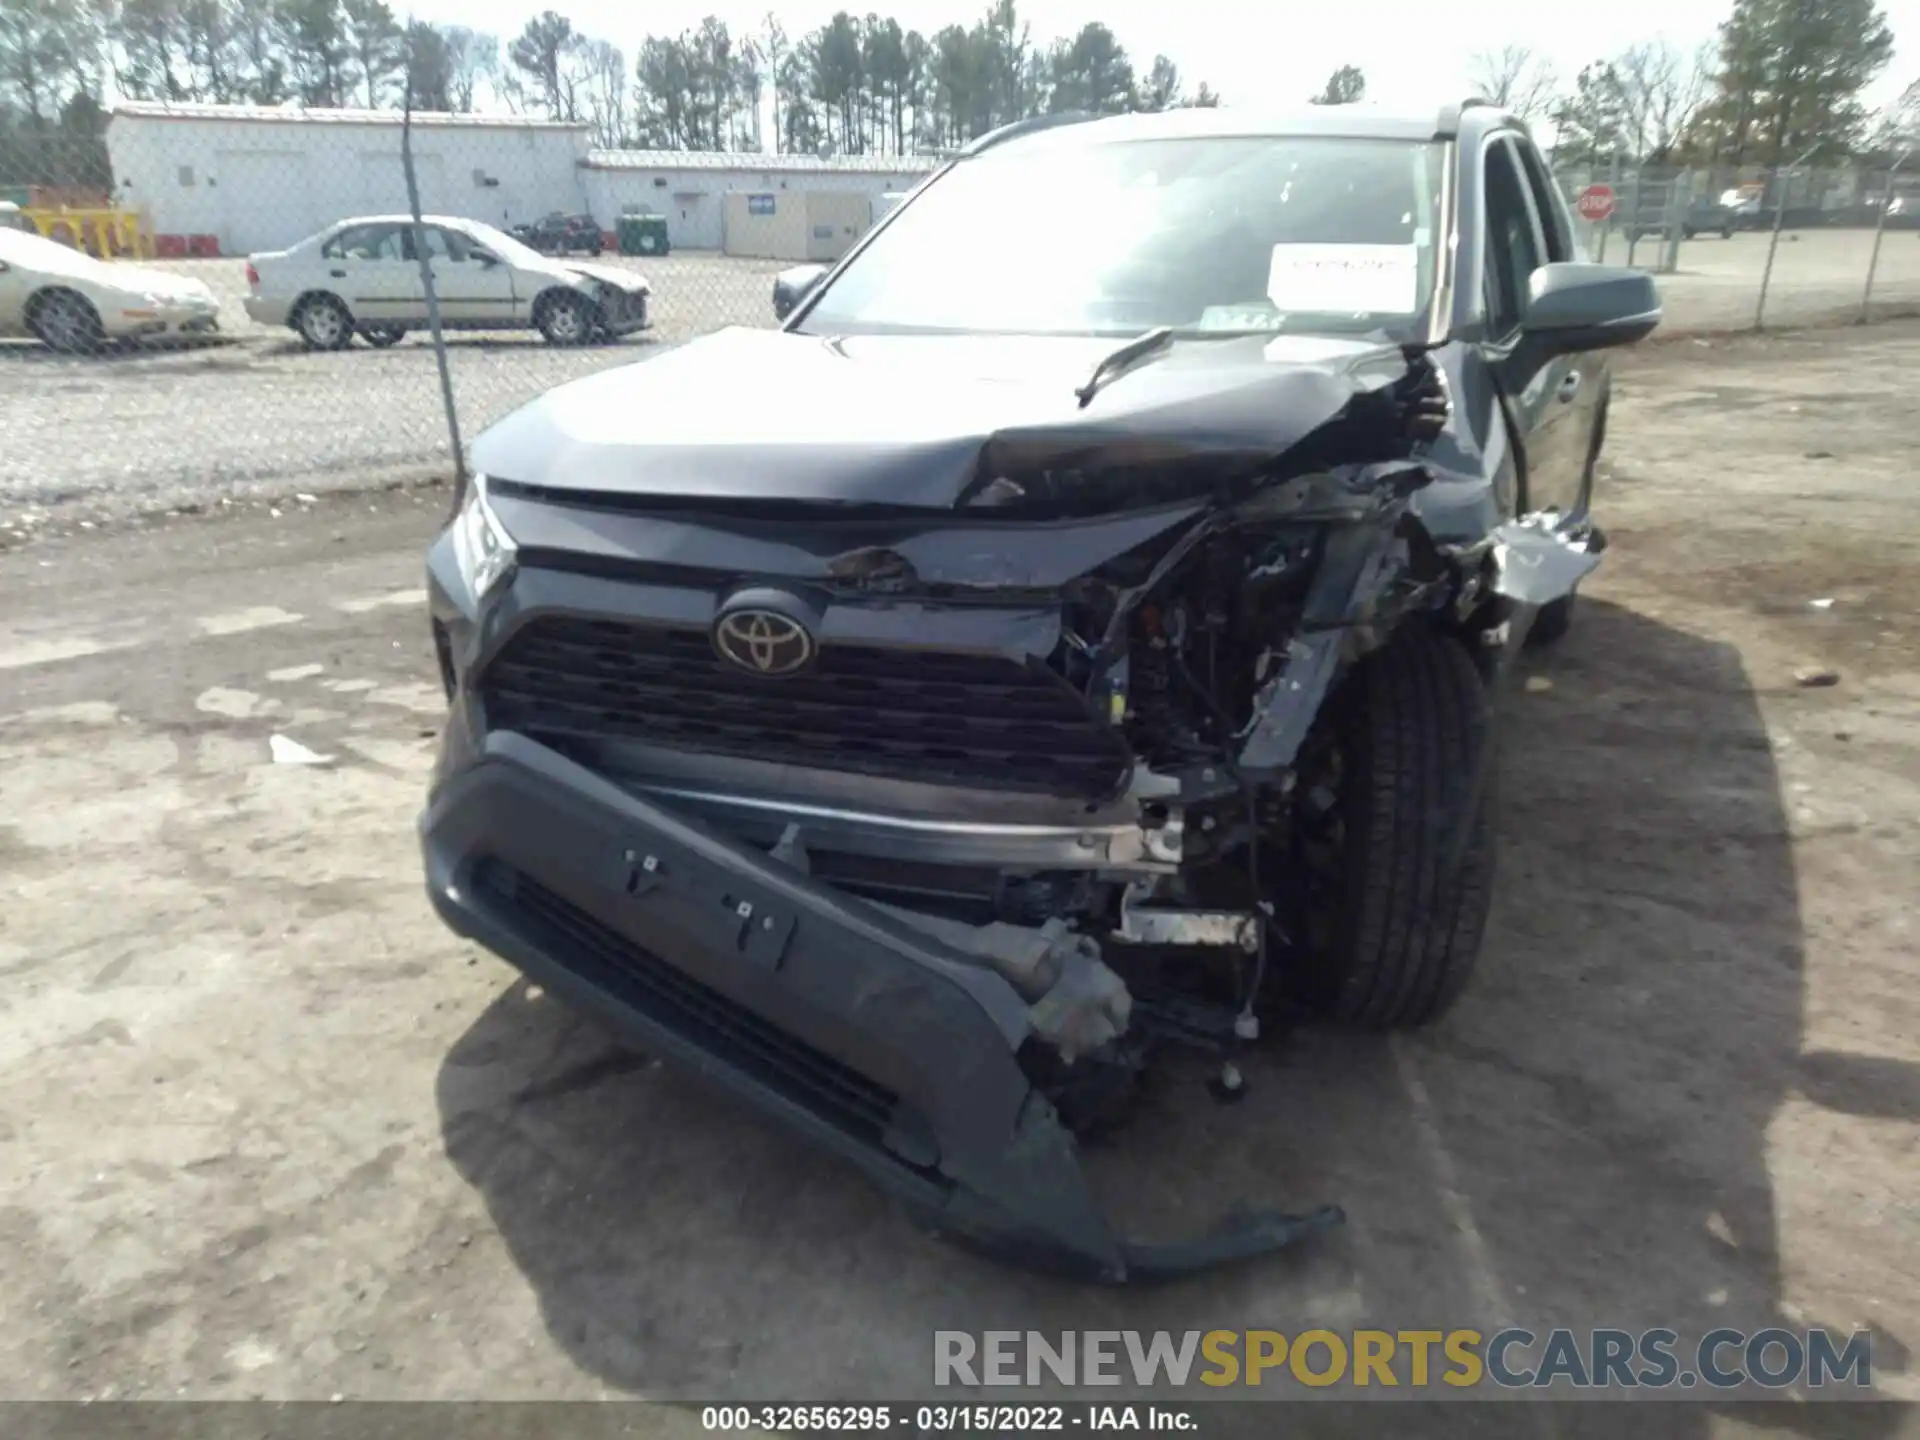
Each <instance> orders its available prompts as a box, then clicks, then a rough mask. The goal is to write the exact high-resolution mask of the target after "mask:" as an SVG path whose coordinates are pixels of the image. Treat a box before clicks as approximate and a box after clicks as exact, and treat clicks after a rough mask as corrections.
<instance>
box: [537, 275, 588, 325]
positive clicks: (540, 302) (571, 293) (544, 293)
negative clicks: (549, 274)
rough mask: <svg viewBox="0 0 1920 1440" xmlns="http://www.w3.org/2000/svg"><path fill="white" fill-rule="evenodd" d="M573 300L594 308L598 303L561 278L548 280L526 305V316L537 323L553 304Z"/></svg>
mask: <svg viewBox="0 0 1920 1440" xmlns="http://www.w3.org/2000/svg"><path fill="white" fill-rule="evenodd" d="M575 302H578V303H579V304H582V305H588V306H591V307H593V308H595V309H598V308H599V305H600V302H599V301H598V300H595V299H594V298H593V296H591V295H589V294H588V293H587V292H586V291H584V290H577V289H575V288H574V287H573V286H571V285H569V284H567V283H566V282H565V281H562V280H549V281H548V282H547V284H546V285H545V286H544V287H543V288H542V289H540V290H538V291H536V292H535V293H534V297H533V304H531V305H529V306H528V307H527V318H528V319H529V320H531V321H532V322H533V323H534V324H535V325H538V324H539V323H540V318H541V317H542V316H543V315H545V314H546V313H547V311H548V310H550V309H552V308H553V307H554V306H555V305H559V304H572V303H575Z"/></svg>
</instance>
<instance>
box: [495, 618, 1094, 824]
mask: <svg viewBox="0 0 1920 1440" xmlns="http://www.w3.org/2000/svg"><path fill="white" fill-rule="evenodd" d="M481 694H482V698H483V702H484V704H485V705H486V709H487V719H488V723H489V724H490V725H493V726H496V727H499V728H502V729H509V730H518V731H521V732H523V733H525V734H528V735H531V736H533V737H534V738H536V739H540V740H543V741H546V742H547V743H550V744H553V745H554V746H556V748H559V749H563V750H564V749H566V748H568V742H569V741H581V740H586V741H595V740H629V741H641V742H645V743H647V744H652V745H660V746H665V747H668V748H671V749H676V750H684V751H693V752H696V753H700V754H708V755H727V756H733V757H737V758H740V759H746V760H763V761H768V762H772V763H776V764H784V765H795V766H802V767H807V768H812V769H823V770H843V771H853V772H857V773H859V774H865V775H876V776H886V777H890V778H895V779H907V780H919V781H925V782H928V783H931V784H954V785H969V786H978V787H981V788H984V789H993V790H1012V791H1029V792H1034V793H1042V794H1054V795H1068V796H1075V797H1080V798H1085V799H1088V800H1093V799H1098V798H1101V797H1104V796H1106V795H1108V794H1110V793H1112V792H1113V791H1114V790H1115V789H1117V788H1118V786H1119V784H1120V782H1121V780H1122V778H1123V777H1124V775H1125V773H1126V769H1127V764H1128V754H1127V750H1126V747H1125V745H1124V743H1123V742H1122V741H1121V740H1120V738H1119V737H1118V736H1117V735H1115V734H1114V733H1113V732H1112V731H1109V730H1105V729H1103V728H1101V727H1100V726H1098V725H1097V724H1096V723H1095V722H1094V720H1093V718H1092V716H1091V715H1090V713H1089V712H1088V710H1087V707H1086V706H1085V704H1084V703H1083V702H1082V700H1081V698H1080V697H1079V696H1078V695H1077V694H1076V693H1075V692H1074V691H1073V690H1071V689H1070V688H1068V686H1067V685H1066V684H1065V683H1064V682H1063V681H1061V680H1060V679H1059V678H1058V677H1056V676H1054V675H1053V674H1052V673H1051V672H1049V671H1046V670H1044V669H1042V668H1040V667H1038V666H1026V665H1022V664H1020V663H1018V662H1017V661H1014V660H1010V659H1007V658H1005V657H1004V656H997V655H966V654H955V653H952V652H945V651H927V650H892V649H885V648H882V647H878V646H870V645H845V644H832V643H829V644H825V645H822V646H821V648H820V654H819V658H818V659H817V661H816V662H815V663H814V665H813V666H811V667H810V668H809V669H808V670H807V671H806V672H805V673H803V674H800V675H795V676H788V677H784V678H780V679H760V678H757V677H755V676H752V675H749V674H746V673H744V672H742V671H739V670H737V669H735V668H734V667H733V666H731V665H729V664H727V663H726V662H725V661H723V660H722V659H720V657H719V656H717V655H715V654H714V652H713V649H712V647H711V645H710V644H709V643H708V639H707V634H706V632H705V631H704V630H692V629H676V628H669V627H664V626H651V625H638V624H631V623H628V622H625V621H613V620H587V619H577V618H571V617H560V616H547V617H543V618H540V619H538V620H535V621H533V622H532V623H530V624H528V625H527V626H525V627H524V628H523V629H521V630H520V632H519V633H518V634H516V635H515V636H514V637H513V639H512V640H510V641H509V642H508V644H507V646H506V648H505V649H504V650H503V651H502V652H501V654H500V655H499V656H498V657H497V658H496V659H495V660H494V661H493V662H492V663H491V664H490V665H489V666H488V667H487V671H486V675H485V677H484V681H483V684H482V689H481Z"/></svg>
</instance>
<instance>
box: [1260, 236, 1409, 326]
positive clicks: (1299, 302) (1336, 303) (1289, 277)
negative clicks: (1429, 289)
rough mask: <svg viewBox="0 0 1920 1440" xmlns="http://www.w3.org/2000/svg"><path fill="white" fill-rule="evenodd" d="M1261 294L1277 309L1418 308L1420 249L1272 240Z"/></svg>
mask: <svg viewBox="0 0 1920 1440" xmlns="http://www.w3.org/2000/svg"><path fill="white" fill-rule="evenodd" d="M1267 298H1268V299H1269V300H1271V301H1272V302H1273V303H1274V305H1275V306H1276V307H1277V308H1278V309H1281V310H1290V311H1301V310H1310V311H1317V312H1319V313H1322V314H1336V315H1361V314H1388V315H1411V314H1412V313H1413V312H1414V311H1415V310H1417V309H1419V308H1420V251H1419V248H1418V247H1417V246H1413V245H1306V244H1285V245H1276V246H1274V247H1273V261H1272V263H1271V265H1269V266H1268V269H1267Z"/></svg>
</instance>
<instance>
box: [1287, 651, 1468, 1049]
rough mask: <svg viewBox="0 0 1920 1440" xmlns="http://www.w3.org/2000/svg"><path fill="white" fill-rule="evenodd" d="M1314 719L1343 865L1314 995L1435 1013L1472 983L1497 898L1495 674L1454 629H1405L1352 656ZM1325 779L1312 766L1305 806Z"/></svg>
mask: <svg viewBox="0 0 1920 1440" xmlns="http://www.w3.org/2000/svg"><path fill="white" fill-rule="evenodd" d="M1316 728H1317V729H1319V730H1320V731H1321V737H1320V739H1321V743H1322V744H1323V745H1326V746H1328V747H1329V748H1330V750H1331V751H1332V754H1333V756H1334V758H1335V759H1336V760H1337V765H1336V766H1335V770H1334V775H1335V778H1334V779H1333V780H1332V782H1331V784H1330V786H1328V787H1327V788H1328V789H1329V790H1330V797H1329V798H1330V809H1329V811H1328V818H1330V819H1332V820H1333V821H1334V822H1335V823H1336V824H1337V828H1338V833H1339V842H1338V846H1337V855H1338V862H1337V863H1338V873H1337V874H1336V876H1335V877H1334V879H1333V883H1332V885H1331V886H1330V887H1329V893H1328V894H1327V897H1326V898H1327V900H1328V901H1329V904H1328V907H1327V908H1328V909H1329V910H1330V912H1331V913H1330V914H1329V915H1328V916H1327V917H1326V918H1327V919H1328V920H1329V921H1330V922H1331V923H1330V924H1329V925H1328V927H1327V934H1328V935H1329V938H1330V941H1331V943H1330V944H1327V945H1325V947H1324V948H1318V947H1316V950H1317V953H1315V954H1314V955H1313V956H1312V958H1311V960H1310V962H1309V965H1308V969H1307V973H1306V974H1305V975H1304V976H1302V977H1301V978H1302V979H1303V981H1304V989H1305V991H1306V995H1305V998H1306V1000H1307V1001H1308V1003H1309V1004H1310V1005H1312V1006H1313V1007H1314V1008H1315V1009H1318V1010H1319V1011H1321V1012H1322V1013H1324V1014H1326V1015H1328V1016H1331V1017H1332V1018H1334V1019H1337V1020H1341V1021H1344V1022H1345V1023H1347V1024H1350V1025H1354V1026H1358V1027H1360V1028H1362V1029H1368V1030H1388V1029H1407V1028H1413V1027H1417V1026H1421V1025H1426V1024H1429V1023H1431V1022H1432V1021H1434V1020H1437V1019H1438V1018H1439V1017H1440V1016H1441V1015H1443V1014H1445V1013H1446V1011H1447V1009H1448V1008H1449V1007H1450V1006H1452V1004H1453V1003H1454V1001H1455V1000H1457V999H1458V998H1459V997H1460V994H1461V992H1462V991H1463V990H1464V989H1465V988H1466V985H1467V981H1468V978H1469V977H1470V976H1471V975H1472V973H1473V967H1474V962H1475V961H1476V960H1477V959H1478V957H1479V953H1480V939H1481V934H1482V931H1483V930H1484V928H1485V925H1486V918H1487V909H1488V905H1489V903H1490V902H1491V900H1492V895H1493V864H1494V845H1493V823H1492V812H1493V803H1492V788H1493V787H1492V777H1491V773H1490V772H1489V775H1488V777H1487V779H1486V780H1485V781H1484V782H1483V783H1482V785H1481V791H1480V794H1479V796H1478V797H1477V798H1475V797H1472V796H1471V795H1470V790H1471V787H1472V781H1473V773H1474V767H1475V765H1476V763H1477V762H1478V761H1479V760H1480V758H1481V752H1482V749H1483V747H1484V746H1485V745H1486V744H1487V743H1488V711H1487V695H1486V688H1485V685H1484V683H1483V682H1482V680H1481V678H1480V673H1479V671H1478V669H1477V668H1476V667H1475V666H1474V663H1473V658H1472V656H1471V655H1469V654H1468V652H1467V649H1466V647H1465V646H1464V645H1462V644H1461V643H1460V642H1459V641H1458V640H1456V639H1454V638H1452V637H1451V636H1448V635H1443V634H1441V633H1439V632H1438V631H1435V630H1431V629H1427V628H1425V627H1422V626H1409V627H1408V628H1407V629H1405V630H1402V631H1401V632H1400V633H1399V634H1398V635H1396V636H1395V637H1394V638H1393V639H1392V640H1390V641H1389V642H1388V643H1387V644H1386V645H1385V646H1384V647H1382V648H1381V649H1379V650H1377V651H1375V652H1374V653H1373V654H1372V655H1370V656H1368V657H1367V658H1366V659H1365V660H1363V661H1362V662H1361V663H1360V664H1359V665H1358V666H1356V667H1355V669H1354V670H1353V672H1352V673H1351V674H1350V675H1349V676H1348V677H1347V679H1346V680H1345V681H1344V682H1343V683H1342V685H1341V687H1340V690H1339V691H1338V692H1337V693H1336V695H1335V696H1334V697H1333V700H1332V702H1331V703H1330V704H1329V705H1328V706H1327V708H1326V709H1325V710H1323V711H1322V712H1321V717H1320V720H1319V721H1318V722H1316ZM1315 788H1317V784H1316V783H1315V782H1310V781H1309V780H1308V779H1306V778H1304V777H1303V781H1302V786H1301V789H1302V791H1303V792H1306V796H1307V798H1304V799H1303V800H1302V801H1301V802H1299V803H1300V804H1302V805H1307V804H1310V803H1312V801H1311V796H1312V793H1313V791H1314V789H1315ZM1470 800H1473V802H1474V813H1473V816H1472V818H1471V820H1470V821H1467V822H1466V823H1467V825H1468V829H1467V833H1466V835H1465V837H1464V839H1465V843H1464V846H1461V844H1460V841H1461V836H1460V830H1459V827H1460V825H1461V824H1462V821H1463V816H1464V808H1465V806H1466V805H1467V804H1468V803H1469V801H1470ZM1456 858H1457V860H1458V863H1457V864H1456V863H1454V862H1455V860H1456Z"/></svg>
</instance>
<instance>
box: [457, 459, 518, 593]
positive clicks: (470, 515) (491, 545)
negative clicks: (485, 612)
mask: <svg viewBox="0 0 1920 1440" xmlns="http://www.w3.org/2000/svg"><path fill="white" fill-rule="evenodd" d="M452 528H453V556H454V560H455V562H456V563H457V564H458V565H459V567H460V578H461V579H463V580H465V581H466V582H467V588H468V589H469V590H471V591H472V592H473V598H474V599H475V600H484V599H485V598H486V597H487V595H488V594H489V593H491V592H492V591H493V590H495V589H496V588H498V587H499V585H500V584H501V583H502V582H503V581H504V580H506V578H507V577H508V576H509V575H511V574H513V567H514V562H515V559H516V557H517V555H518V553H519V552H518V548H517V547H516V546H515V545H514V543H513V536H511V535H509V534H508V533H507V527H506V526H505V525H502V524H501V523H500V517H499V516H498V515H496V514H494V513H493V507H492V506H491V505H489V504H488V503H487V477H486V476H484V475H475V476H474V477H473V479H472V480H470V481H469V482H468V483H467V493H466V495H465V497H464V498H463V499H462V500H461V502H460V508H459V510H458V511H456V512H455V514H454V517H453V527H452Z"/></svg>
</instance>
